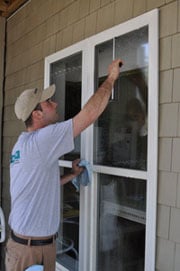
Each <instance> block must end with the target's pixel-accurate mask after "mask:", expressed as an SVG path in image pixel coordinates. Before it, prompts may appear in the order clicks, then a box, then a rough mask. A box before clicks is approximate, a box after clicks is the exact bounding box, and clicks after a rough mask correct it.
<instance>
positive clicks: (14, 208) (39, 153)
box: [6, 59, 121, 271]
mask: <svg viewBox="0 0 180 271" xmlns="http://www.w3.org/2000/svg"><path fill="white" fill-rule="evenodd" d="M120 64H121V60H120V59H118V60H114V61H113V62H112V63H111V64H110V65H109V68H108V77H107V79H106V80H105V81H104V83H103V84H102V85H101V86H100V87H99V88H98V90H97V91H96V92H95V94H94V95H93V96H92V97H91V98H90V99H89V101H88V102H87V103H86V104H85V106H84V107H83V109H82V110H81V111H80V112H79V113H78V114H77V115H76V116H75V117H74V118H73V119H70V120H67V121H64V122H58V118H59V117H58V114H57V110H56V109H57V103H55V102H53V101H52V100H51V97H52V96H53V95H54V92H55V86H54V85H52V86H50V87H49V88H47V89H45V90H43V91H40V90H38V89H31V90H26V91H24V92H23V93H22V94H21V95H20V96H19V98H18V99H17V101H16V103H15V113H16V115H17V117H18V118H19V119H21V120H22V121H24V122H25V125H26V128H27V131H26V132H23V133H22V134H21V135H20V136H19V138H18V140H17V142H16V144H15V146H14V148H13V150H12V156H11V165H10V178H11V184H10V193H11V213H10V217H9V225H10V227H11V237H10V239H9V240H8V243H7V253H6V271H12V270H13V271H23V270H24V269H26V268H27V267H29V266H30V265H33V264H43V266H44V271H54V270H55V257H56V251H55V250H56V249H55V235H56V232H57V231H58V227H59V220H60V218H59V214H60V198H59V197H60V185H59V166H58V159H59V157H61V156H62V155H64V154H65V153H68V152H70V151H71V150H72V149H73V147H74V143H73V138H74V137H76V136H78V135H79V134H80V133H81V132H82V131H83V130H84V129H86V128H87V127H88V126H89V125H90V124H92V123H93V122H94V121H95V120H96V119H97V118H98V117H99V116H100V114H101V113H102V112H103V111H104V109H105V108H106V106H107V104H108V101H109V98H110V96H111V91H112V88H113V85H114V83H115V80H116V79H117V78H118V76H119V65H120ZM78 162H79V160H76V161H74V162H73V166H72V173H70V174H68V175H66V176H63V177H62V179H61V183H62V184H65V183H67V182H68V181H70V180H72V178H73V177H75V176H77V175H78V174H80V173H81V172H82V170H83V169H82V168H80V167H78Z"/></svg>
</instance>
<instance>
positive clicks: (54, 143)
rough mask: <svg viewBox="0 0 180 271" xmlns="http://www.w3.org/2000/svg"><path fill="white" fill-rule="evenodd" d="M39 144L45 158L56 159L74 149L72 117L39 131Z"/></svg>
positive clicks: (42, 156) (41, 154) (41, 153)
mask: <svg viewBox="0 0 180 271" xmlns="http://www.w3.org/2000/svg"><path fill="white" fill-rule="evenodd" d="M37 146H38V149H39V152H40V156H41V158H42V159H43V160H46V159H47V160H48V161H49V160H50V161H52V162H53V161H55V160H57V159H59V158H60V157H61V156H62V155H64V154H66V153H68V152H70V151H72V150H73V149H74V138H73V123H72V119H70V120H67V121H64V122H59V123H56V124H52V125H48V126H46V127H45V128H42V129H40V130H39V131H38V133H37Z"/></svg>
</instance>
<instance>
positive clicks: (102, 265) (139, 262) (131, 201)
mask: <svg viewBox="0 0 180 271" xmlns="http://www.w3.org/2000/svg"><path fill="white" fill-rule="evenodd" d="M145 216H146V182H145V181H144V180H139V179H130V178H124V177H116V176H107V175H103V174H100V175H99V223H98V225H99V229H98V235H97V236H98V244H99V247H98V256H97V270H98V271H109V270H118V271H144V251H145V220H146V219H145Z"/></svg>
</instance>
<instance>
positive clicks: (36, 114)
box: [32, 110, 43, 120]
mask: <svg viewBox="0 0 180 271" xmlns="http://www.w3.org/2000/svg"><path fill="white" fill-rule="evenodd" d="M32 116H33V119H37V120H40V119H42V116H43V112H42V111H41V110H34V111H33V112H32Z"/></svg>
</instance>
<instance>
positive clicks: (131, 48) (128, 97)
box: [94, 27, 148, 170]
mask: <svg viewBox="0 0 180 271" xmlns="http://www.w3.org/2000/svg"><path fill="white" fill-rule="evenodd" d="M112 56H115V57H120V58H122V59H123V61H124V65H123V67H122V69H121V73H120V76H119V78H118V80H117V82H116V84H115V87H114V92H113V93H114V95H113V97H112V98H111V99H110V102H109V104H108V107H107V108H106V110H105V111H104V112H103V114H102V115H101V116H100V118H99V119H98V120H97V121H96V123H95V125H94V140H95V144H94V163H96V164H102V165H107V166H115V167H123V168H131V169H140V170H146V169H147V136H148V126H147V111H148V108H147V94H148V93H147V91H148V89H147V84H148V83H147V82H148V81H147V80H148V79H147V71H148V31H147V27H143V28H141V29H138V30H136V31H133V32H130V33H128V34H125V35H123V36H121V37H117V38H115V39H114V40H110V41H108V42H105V43H103V44H100V45H98V46H96V73H95V74H96V76H95V85H96V87H97V86H99V85H100V84H101V83H102V82H103V81H104V79H105V78H106V76H107V74H106V72H107V66H108V64H109V63H110V62H111V61H112ZM96 87H95V88H96Z"/></svg>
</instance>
